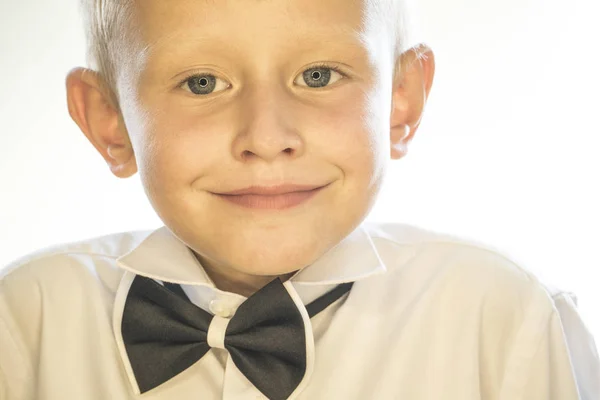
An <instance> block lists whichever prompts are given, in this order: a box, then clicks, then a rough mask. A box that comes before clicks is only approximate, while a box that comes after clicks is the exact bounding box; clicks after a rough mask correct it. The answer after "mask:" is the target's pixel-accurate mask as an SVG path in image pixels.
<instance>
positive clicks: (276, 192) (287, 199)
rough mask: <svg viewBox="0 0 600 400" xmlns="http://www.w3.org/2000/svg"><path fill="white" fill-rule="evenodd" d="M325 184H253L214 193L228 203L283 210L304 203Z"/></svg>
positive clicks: (252, 207)
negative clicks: (260, 185)
mask: <svg viewBox="0 0 600 400" xmlns="http://www.w3.org/2000/svg"><path fill="white" fill-rule="evenodd" d="M327 186H329V184H327V185H324V186H314V185H313V186H307V185H281V186H271V187H267V186H263V187H257V186H253V187H249V188H245V189H240V190H236V191H231V192H226V193H214V194H215V195H217V196H218V197H220V198H221V199H223V200H225V201H227V202H229V203H232V204H235V205H237V206H240V207H244V208H251V209H263V210H283V209H288V208H293V207H296V206H298V205H300V204H302V203H305V202H306V201H308V200H309V199H311V198H312V197H314V196H315V195H316V194H317V193H318V192H320V191H321V190H322V189H324V188H325V187H327Z"/></svg>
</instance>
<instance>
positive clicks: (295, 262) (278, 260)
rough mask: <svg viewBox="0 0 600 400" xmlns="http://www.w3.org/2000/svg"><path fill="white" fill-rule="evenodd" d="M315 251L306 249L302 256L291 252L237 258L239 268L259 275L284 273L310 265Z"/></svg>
mask: <svg viewBox="0 0 600 400" xmlns="http://www.w3.org/2000/svg"><path fill="white" fill-rule="evenodd" d="M313 254H314V252H309V251H305V252H302V254H301V256H296V257H295V256H293V255H291V254H290V253H289V252H282V253H270V254H264V253H263V254H261V255H256V254H255V255H253V256H249V257H246V258H245V259H243V260H236V262H235V264H234V265H236V264H237V265H238V268H237V269H238V270H239V271H242V272H245V273H248V274H252V275H259V276H268V275H272V276H276V275H284V274H288V273H290V272H294V271H297V270H299V269H302V268H304V267H306V266H307V265H310V264H311V263H312V262H313V261H314V259H315V258H318V257H311V256H312V255H313Z"/></svg>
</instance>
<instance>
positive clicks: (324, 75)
mask: <svg viewBox="0 0 600 400" xmlns="http://www.w3.org/2000/svg"><path fill="white" fill-rule="evenodd" d="M337 75H340V77H339V78H338V79H337V80H335V81H334V82H337V81H338V80H340V79H343V78H345V77H346V74H344V73H343V72H342V71H341V70H340V69H339V68H337V67H335V66H332V65H328V64H318V65H314V66H312V67H310V68H307V69H306V70H304V72H302V74H301V75H298V77H302V80H303V81H304V82H305V85H299V86H305V87H309V88H316V89H318V88H324V87H327V86H328V85H330V83H332V82H331V80H332V77H335V76H337ZM296 80H297V79H296ZM296 80H295V81H294V83H296ZM219 81H221V82H224V81H223V80H222V79H220V78H217V77H215V76H214V75H212V74H208V73H206V74H193V75H190V76H188V77H187V78H185V79H184V80H183V81H182V82H181V83H180V84H179V86H180V87H183V89H184V90H187V91H189V92H191V93H192V94H194V95H198V96H207V95H209V94H211V93H213V92H214V90H215V88H217V86H219V85H218V83H219ZM221 87H223V89H227V88H228V87H229V86H228V85H227V84H224V85H221Z"/></svg>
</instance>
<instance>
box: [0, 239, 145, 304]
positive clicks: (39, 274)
mask: <svg viewBox="0 0 600 400" xmlns="http://www.w3.org/2000/svg"><path fill="white" fill-rule="evenodd" d="M151 232H152V231H131V232H120V233H113V234H110V235H104V236H98V237H93V238H87V239H84V240H80V241H76V242H69V243H61V244H56V245H53V246H49V247H46V248H43V249H40V250H38V251H35V252H32V253H30V254H26V255H24V256H22V257H20V258H18V259H16V260H14V261H12V262H11V263H10V264H8V265H6V266H3V267H2V268H1V269H0V294H2V295H3V297H5V299H6V300H10V299H11V298H14V300H15V301H17V300H18V301H19V302H21V301H23V300H24V299H25V298H28V297H29V298H36V297H39V296H40V292H41V291H49V290H52V289H54V290H63V291H64V290H69V289H73V290H75V288H76V287H80V288H81V287H85V286H86V283H87V284H91V285H96V286H103V287H106V288H109V289H116V287H117V285H118V282H119V280H120V278H121V275H122V270H121V269H120V268H118V267H117V265H116V260H117V258H119V257H120V256H122V255H124V254H126V253H128V252H129V251H131V250H133V249H134V248H135V247H136V246H137V245H138V244H139V243H140V242H141V241H143V240H144V238H146V237H147V236H148V235H149V234H150V233H151Z"/></svg>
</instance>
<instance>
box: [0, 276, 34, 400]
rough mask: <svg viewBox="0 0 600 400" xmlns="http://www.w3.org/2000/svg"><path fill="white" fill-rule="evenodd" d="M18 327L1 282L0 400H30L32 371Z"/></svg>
mask: <svg viewBox="0 0 600 400" xmlns="http://www.w3.org/2000/svg"><path fill="white" fill-rule="evenodd" d="M17 332H18V330H17V325H16V323H15V322H14V320H13V318H12V316H11V313H10V310H9V308H8V306H7V304H6V303H5V301H4V298H3V292H2V281H0V400H29V399H31V398H32V393H30V392H29V391H30V390H31V388H32V382H33V379H32V369H31V366H30V365H29V364H28V363H27V360H26V357H25V356H24V343H23V341H21V340H19V336H18V334H17Z"/></svg>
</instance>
